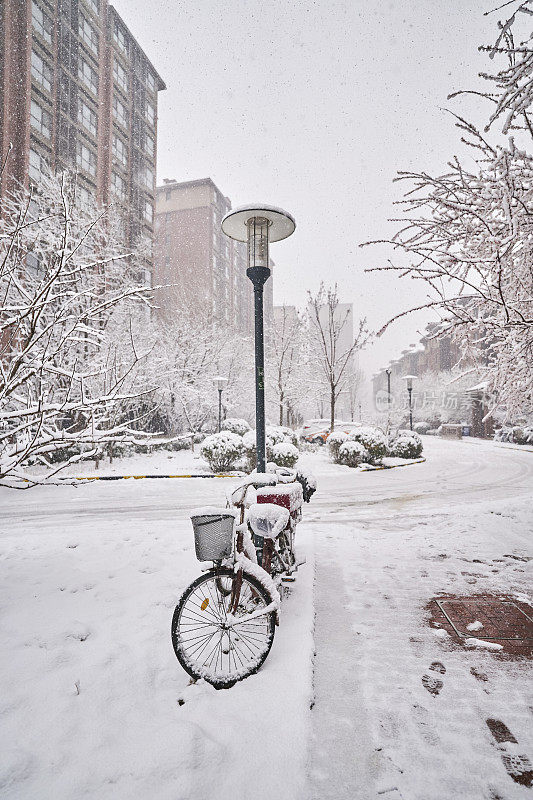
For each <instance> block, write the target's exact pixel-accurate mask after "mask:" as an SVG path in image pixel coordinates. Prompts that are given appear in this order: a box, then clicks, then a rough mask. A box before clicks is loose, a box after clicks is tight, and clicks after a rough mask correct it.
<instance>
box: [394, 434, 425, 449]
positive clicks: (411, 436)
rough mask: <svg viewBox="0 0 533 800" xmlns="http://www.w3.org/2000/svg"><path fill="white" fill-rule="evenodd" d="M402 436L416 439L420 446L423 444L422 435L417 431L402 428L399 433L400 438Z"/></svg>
mask: <svg viewBox="0 0 533 800" xmlns="http://www.w3.org/2000/svg"><path fill="white" fill-rule="evenodd" d="M400 436H407V438H408V439H414V440H415V442H417V443H418V444H419V445H421V444H422V438H421V437H420V435H419V434H418V433H417V432H416V431H412V430H410V429H409V428H400V430H399V431H398V437H400ZM420 452H422V451H420Z"/></svg>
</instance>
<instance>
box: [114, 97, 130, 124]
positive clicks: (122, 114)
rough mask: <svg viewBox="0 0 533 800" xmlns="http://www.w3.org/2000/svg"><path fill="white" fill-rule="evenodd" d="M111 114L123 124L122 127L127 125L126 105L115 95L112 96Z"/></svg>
mask: <svg viewBox="0 0 533 800" xmlns="http://www.w3.org/2000/svg"><path fill="white" fill-rule="evenodd" d="M113 116H114V117H115V119H116V121H117V122H118V124H119V125H123V126H124V128H127V127H128V112H127V110H126V106H125V105H124V103H122V102H121V101H120V100H119V99H118V97H117V96H116V95H114V97H113Z"/></svg>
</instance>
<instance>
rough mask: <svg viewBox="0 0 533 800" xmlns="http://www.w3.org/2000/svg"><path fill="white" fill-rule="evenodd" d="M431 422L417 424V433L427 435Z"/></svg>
mask: <svg viewBox="0 0 533 800" xmlns="http://www.w3.org/2000/svg"><path fill="white" fill-rule="evenodd" d="M429 427H430V426H429V422H415V431H416V432H417V433H421V434H425V433H427V432H428V430H429Z"/></svg>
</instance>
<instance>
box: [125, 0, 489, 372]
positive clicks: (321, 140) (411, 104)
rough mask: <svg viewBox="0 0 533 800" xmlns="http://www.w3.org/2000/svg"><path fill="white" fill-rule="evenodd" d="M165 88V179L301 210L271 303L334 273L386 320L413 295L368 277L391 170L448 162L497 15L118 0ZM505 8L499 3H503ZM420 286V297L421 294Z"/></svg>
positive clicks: (380, 345) (296, 295) (382, 251)
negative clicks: (462, 95)
mask: <svg viewBox="0 0 533 800" xmlns="http://www.w3.org/2000/svg"><path fill="white" fill-rule="evenodd" d="M114 4H115V5H116V7H117V10H118V11H119V13H120V14H121V15H122V16H123V18H124V20H125V22H126V23H127V25H128V26H129V27H130V29H131V31H132V32H133V34H134V35H135V36H136V37H137V39H138V40H139V42H140V43H141V45H142V46H143V48H144V49H145V51H146V53H147V55H148V57H149V58H150V59H151V61H152V63H153V64H154V66H155V67H156V69H157V70H158V71H159V73H160V74H161V76H162V78H163V79H164V81H165V82H166V85H167V89H166V91H164V92H161V93H160V95H159V134H158V147H159V158H158V183H161V182H162V179H163V178H175V179H177V180H178V181H185V180H192V179H195V178H204V177H211V178H212V179H213V180H214V182H215V183H216V184H217V186H218V187H219V188H220V190H221V191H222V192H224V193H225V194H226V195H227V196H228V197H230V199H231V201H232V203H233V204H234V205H241V204H242V203H245V202H249V201H252V202H255V201H262V202H265V203H269V204H272V205H277V206H282V207H284V208H286V209H287V210H288V211H290V212H291V213H292V214H293V215H294V216H295V218H296V222H297V229H296V232H295V234H294V235H293V236H292V237H291V238H290V239H288V240H286V241H285V242H281V243H278V244H275V245H273V246H272V250H271V254H272V257H273V258H274V260H275V262H276V272H275V281H274V299H275V302H276V303H278V304H279V303H283V302H285V303H290V304H295V305H298V306H303V305H304V304H305V300H306V290H307V289H311V290H312V291H315V290H316V289H317V288H318V285H319V283H320V281H321V280H324V281H325V282H326V283H334V282H337V283H338V286H339V294H340V297H341V300H342V301H344V302H353V304H354V309H355V314H356V315H358V314H360V315H362V316H366V317H367V318H368V320H369V323H370V325H371V327H372V328H374V329H376V328H379V327H380V326H381V325H382V324H383V323H384V322H385V321H386V320H387V319H388V318H389V317H390V316H392V315H393V314H394V313H396V312H398V311H400V310H402V309H404V308H408V307H409V306H410V305H411V304H413V303H416V302H417V300H419V299H420V297H421V294H420V289H419V288H418V287H417V285H415V284H414V283H413V282H412V281H408V280H404V281H399V280H398V279H394V278H391V276H390V274H387V273H383V274H371V275H368V274H365V273H364V269H365V268H366V267H370V266H376V265H379V264H380V263H381V264H383V263H386V259H387V258H388V257H389V256H390V255H391V251H390V249H387V248H384V247H380V248H379V249H378V248H372V249H365V250H361V249H360V248H359V247H358V245H359V243H360V242H363V241H366V240H368V239H373V238H383V237H384V236H386V235H387V233H389V234H390V233H391V231H392V228H391V227H390V225H389V224H388V223H387V219H388V218H389V217H390V216H394V215H397V213H398V212H397V210H395V209H394V208H393V206H392V202H393V200H395V199H398V198H399V197H400V192H401V186H398V185H397V184H395V185H393V184H392V180H393V178H394V176H395V173H396V171H397V170H398V169H405V168H408V169H409V168H413V169H425V170H428V171H434V172H440V171H442V170H443V169H444V168H445V165H446V161H447V160H448V159H449V158H450V157H451V156H453V155H454V153H456V152H458V151H459V150H460V147H459V145H458V144H457V142H458V136H457V133H456V132H455V129H454V126H453V121H452V119H451V117H450V116H449V115H448V114H447V113H446V112H445V111H443V110H442V109H443V108H444V107H445V106H448V107H451V108H453V109H454V110H456V111H460V112H464V113H469V112H470V111H471V114H470V116H472V117H473V118H474V119H476V116H477V117H478V119H479V109H480V107H479V104H477V105H476V102H475V101H472V100H469V101H466V100H463V101H461V103H458V102H457V101H455V105H454V103H452V102H447V101H446V96H447V94H448V93H449V92H451V91H454V90H457V89H460V88H473V87H475V86H476V85H477V86H479V80H478V79H477V73H478V72H479V71H480V69H484V68H487V62H488V59H487V57H486V56H484V55H482V54H479V53H478V52H477V47H478V45H479V44H482V43H488V42H491V41H493V39H494V31H495V24H496V20H497V15H491V16H489V17H484V16H483V11H485V10H488V9H490V8H491V6H490V0H488V5H487V4H486V3H484V2H483V0H445V1H444V0H397V1H396V2H375V0H342V1H339V0H316V2H298V1H297V0H269V2H265V1H264V0H229V2H221V0H195V2H192V1H191V0H183V1H181V0H151V2H150V3H147V2H146V0H114ZM494 5H496V3H494ZM417 291H418V292H419V294H417ZM423 324H424V320H423V319H420V317H418V318H414V317H413V318H409V319H407V320H405V321H403V322H401V323H397V324H396V325H395V326H394V327H393V328H392V329H390V331H389V332H388V333H386V334H385V335H384V336H383V337H382V338H381V339H380V340H379V341H378V342H376V344H375V345H374V346H373V347H372V348H370V349H369V350H368V352H367V353H366V354H365V355H364V357H363V358H362V364H363V366H365V368H366V369H367V370H368V372H369V373H370V372H371V371H373V370H374V369H375V368H377V367H378V366H381V365H382V364H383V365H384V364H385V363H386V362H387V361H388V360H389V358H393V357H396V356H397V355H398V354H399V353H400V351H401V350H402V349H403V348H404V347H406V346H407V345H409V344H410V343H411V342H414V341H416V340H417V339H418V338H419V335H418V334H417V330H420V329H421V328H422V327H423Z"/></svg>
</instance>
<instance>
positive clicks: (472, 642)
mask: <svg viewBox="0 0 533 800" xmlns="http://www.w3.org/2000/svg"><path fill="white" fill-rule="evenodd" d="M465 644H466V646H467V647H481V648H482V649H485V650H503V644H498V643H497V642H486V641H484V640H483V639H474V638H470V639H465Z"/></svg>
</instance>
